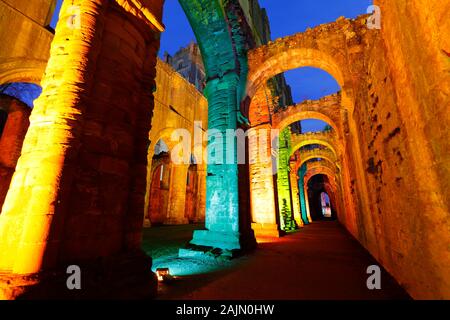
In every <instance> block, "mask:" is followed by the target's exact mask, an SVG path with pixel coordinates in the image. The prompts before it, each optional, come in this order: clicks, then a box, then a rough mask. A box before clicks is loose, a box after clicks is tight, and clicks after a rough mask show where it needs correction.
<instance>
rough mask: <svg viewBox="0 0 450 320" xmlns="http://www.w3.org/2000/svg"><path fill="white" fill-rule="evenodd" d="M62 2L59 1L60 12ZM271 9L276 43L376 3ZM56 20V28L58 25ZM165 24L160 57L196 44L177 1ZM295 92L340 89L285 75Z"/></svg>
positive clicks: (268, 4) (342, 1)
mask: <svg viewBox="0 0 450 320" xmlns="http://www.w3.org/2000/svg"><path fill="white" fill-rule="evenodd" d="M61 2H62V0H59V1H58V8H57V11H59V6H60V3H61ZM259 3H260V5H261V7H264V8H266V9H267V13H268V16H269V21H270V26H271V30H272V39H276V38H279V37H283V36H287V35H291V34H295V33H297V32H303V31H305V30H306V29H307V28H308V27H314V26H317V25H319V24H323V23H328V22H332V21H335V20H336V19H337V18H339V17H340V16H344V17H346V18H354V17H357V16H358V15H361V14H365V13H366V11H367V8H368V6H369V5H371V4H372V3H373V0H259ZM56 20H57V17H56V16H55V19H54V22H53V24H55V23H56ZM163 22H164V24H165V26H166V31H165V32H164V33H163V34H162V37H161V49H160V52H159V56H160V57H162V56H163V54H164V52H165V51H167V52H169V53H170V54H174V53H175V52H176V51H178V49H180V48H181V47H185V46H186V45H187V44H189V42H191V41H195V36H194V33H193V32H192V29H191V27H190V25H189V22H188V20H187V18H186V16H185V14H184V12H183V10H182V8H181V6H180V4H179V2H178V1H177V0H166V3H165V5H164V17H163ZM285 75H286V79H287V81H288V84H289V85H290V86H291V88H292V94H293V98H294V102H297V103H298V102H301V101H303V100H307V99H311V100H316V99H319V98H321V97H323V96H326V95H329V94H332V93H336V92H337V91H339V85H338V84H337V82H336V81H335V80H334V78H333V77H331V76H330V75H329V74H327V73H326V72H324V71H322V70H318V69H315V68H300V69H296V70H291V71H288V72H286V73H285ZM302 126H303V128H304V129H305V130H304V131H315V130H319V129H321V128H320V127H321V126H322V124H320V123H319V122H318V121H303V122H302Z"/></svg>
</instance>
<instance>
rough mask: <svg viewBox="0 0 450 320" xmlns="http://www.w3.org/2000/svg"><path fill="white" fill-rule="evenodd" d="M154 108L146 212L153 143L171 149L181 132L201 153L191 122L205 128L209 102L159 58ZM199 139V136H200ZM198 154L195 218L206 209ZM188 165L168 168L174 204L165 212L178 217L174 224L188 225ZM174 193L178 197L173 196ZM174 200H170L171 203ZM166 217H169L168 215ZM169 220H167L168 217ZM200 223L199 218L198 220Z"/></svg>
mask: <svg viewBox="0 0 450 320" xmlns="http://www.w3.org/2000/svg"><path fill="white" fill-rule="evenodd" d="M154 99H155V108H154V111H153V118H152V128H151V130H150V147H149V149H148V170H147V195H146V209H145V212H147V211H148V209H147V208H148V207H149V199H150V197H151V194H150V185H151V183H152V181H151V180H152V175H151V172H152V171H151V167H152V160H153V154H154V151H155V145H156V143H157V142H158V141H159V140H160V139H162V140H163V141H164V142H165V143H166V144H167V146H168V147H169V150H171V149H172V148H173V147H174V146H175V145H176V144H177V143H178V142H177V141H172V134H173V133H174V132H175V130H177V129H184V130H186V131H187V132H189V134H190V136H191V139H192V140H191V146H192V150H191V151H193V152H194V148H195V150H197V151H198V152H201V153H204V144H203V142H202V140H200V145H195V144H196V143H198V141H194V130H195V127H194V123H195V122H201V123H202V128H203V129H204V130H206V129H207V128H208V101H207V100H206V98H205V97H204V96H203V95H202V94H201V93H200V92H199V91H198V90H197V88H196V87H195V86H194V85H192V84H190V83H189V82H188V81H187V80H185V79H184V78H183V77H182V76H181V75H180V74H178V73H177V72H176V71H175V70H174V69H173V68H172V67H171V66H169V65H168V64H166V63H164V62H162V61H161V60H159V59H158V61H157V64H156V91H155V92H154ZM197 131H198V132H200V133H201V134H203V133H204V131H203V130H202V129H197ZM200 139H202V137H200ZM201 153H194V156H195V155H197V157H199V158H200V159H195V160H196V162H197V163H199V165H198V172H199V174H198V175H197V178H198V179H199V181H200V183H199V186H198V193H199V197H198V198H197V199H196V201H197V206H196V209H197V210H196V216H198V217H201V216H203V217H204V213H202V211H204V210H205V197H206V184H205V181H204V178H203V177H204V176H206V161H204V159H206V155H205V154H201ZM188 167H189V164H187V165H184V166H180V167H173V168H172V167H171V170H177V173H175V172H174V175H171V178H173V179H177V182H176V183H173V182H174V181H175V180H173V181H172V180H171V184H170V190H169V192H170V193H171V194H172V196H171V197H169V198H168V200H169V201H171V202H173V203H171V204H170V206H169V208H168V210H172V213H173V214H174V215H176V216H177V217H178V218H175V217H172V221H173V222H174V223H183V222H187V221H188V220H187V218H186V217H185V205H186V200H185V197H186V181H187V174H188V170H187V169H188ZM175 194H177V195H178V196H175ZM172 200H173V201H172ZM167 217H170V213H168V215H167ZM168 220H169V218H168ZM199 220H202V218H199Z"/></svg>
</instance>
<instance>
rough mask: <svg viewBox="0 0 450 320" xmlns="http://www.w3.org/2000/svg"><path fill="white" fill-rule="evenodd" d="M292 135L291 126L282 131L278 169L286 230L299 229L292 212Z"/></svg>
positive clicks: (280, 207)
mask: <svg viewBox="0 0 450 320" xmlns="http://www.w3.org/2000/svg"><path fill="white" fill-rule="evenodd" d="M290 136H291V134H290V129H289V128H286V129H284V130H282V131H281V133H280V142H279V143H280V145H279V149H278V170H277V191H278V209H279V215H280V228H281V230H283V231H286V232H288V231H294V230H295V229H297V225H296V223H295V220H294V219H293V214H292V199H291V186H290V181H289V157H290V143H291V137H290Z"/></svg>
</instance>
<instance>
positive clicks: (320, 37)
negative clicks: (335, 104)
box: [243, 17, 366, 116]
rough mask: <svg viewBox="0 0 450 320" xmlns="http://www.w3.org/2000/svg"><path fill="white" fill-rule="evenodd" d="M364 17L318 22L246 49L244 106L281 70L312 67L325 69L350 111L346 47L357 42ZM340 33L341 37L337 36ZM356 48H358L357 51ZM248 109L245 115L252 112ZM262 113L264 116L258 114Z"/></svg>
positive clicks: (351, 99)
mask: <svg viewBox="0 0 450 320" xmlns="http://www.w3.org/2000/svg"><path fill="white" fill-rule="evenodd" d="M365 22H366V18H365V17H359V18H357V19H355V20H350V19H345V18H339V19H338V20H337V21H336V22H333V23H329V24H326V25H320V26H317V27H315V28H312V29H308V30H307V31H306V32H301V33H297V34H294V35H292V36H288V37H284V38H279V39H277V40H275V41H273V42H270V43H269V44H267V45H265V46H261V47H259V48H256V49H254V50H251V51H250V52H249V55H248V56H249V73H248V82H247V87H246V99H245V100H244V102H243V107H244V109H245V106H246V104H249V103H250V101H251V100H252V98H253V96H254V95H255V94H256V93H257V91H258V90H259V88H261V87H263V86H264V84H265V83H266V82H267V81H268V80H269V79H270V78H272V77H274V76H275V75H277V74H280V73H282V72H285V71H288V70H292V69H297V68H301V67H315V68H319V69H322V70H324V71H326V72H328V73H329V74H330V75H331V76H333V77H334V78H335V80H336V81H337V82H338V84H339V85H340V87H341V91H342V105H343V106H344V107H345V108H346V109H347V110H349V111H352V110H353V107H354V98H353V90H352V88H353V82H354V79H353V77H352V73H351V69H352V68H351V65H352V64H353V61H352V58H351V55H349V52H348V50H349V48H350V47H353V46H355V50H356V48H357V47H358V45H360V41H361V40H360V38H359V37H358V34H359V33H360V30H359V28H360V27H361V26H365ZM336 34H340V35H341V36H336ZM356 51H358V50H356ZM251 113H252V112H251V110H248V114H251ZM261 116H264V115H261Z"/></svg>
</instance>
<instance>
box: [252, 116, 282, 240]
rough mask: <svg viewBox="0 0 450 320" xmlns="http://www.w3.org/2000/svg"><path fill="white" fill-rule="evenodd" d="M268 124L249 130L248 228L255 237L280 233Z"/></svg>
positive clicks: (276, 235)
mask: <svg viewBox="0 0 450 320" xmlns="http://www.w3.org/2000/svg"><path fill="white" fill-rule="evenodd" d="M270 129H271V126H270V125H261V126H258V127H254V128H251V129H250V130H249V135H248V136H249V161H250V166H249V167H250V199H251V200H250V201H251V213H252V220H253V223H252V228H253V230H254V232H255V235H256V236H257V237H261V236H275V237H278V236H279V235H280V231H279V226H278V224H277V218H276V217H277V213H276V212H277V208H276V201H275V188H274V169H273V162H272V161H273V159H272V146H271V139H272V136H271V130H270Z"/></svg>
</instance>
